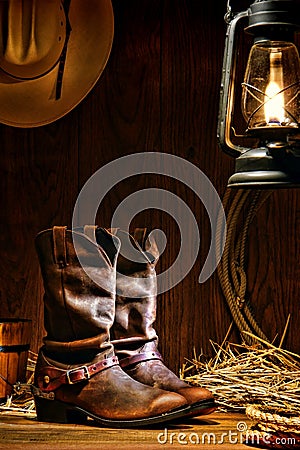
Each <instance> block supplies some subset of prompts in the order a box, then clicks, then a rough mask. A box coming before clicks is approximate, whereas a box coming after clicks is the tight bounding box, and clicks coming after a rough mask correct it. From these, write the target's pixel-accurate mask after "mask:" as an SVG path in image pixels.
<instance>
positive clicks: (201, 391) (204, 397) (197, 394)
mask: <svg viewBox="0 0 300 450" xmlns="http://www.w3.org/2000/svg"><path fill="white" fill-rule="evenodd" d="M177 392H178V394H180V395H182V396H183V397H184V398H185V399H186V400H187V402H188V403H189V404H190V405H192V404H193V403H198V402H204V401H212V402H213V401H214V397H213V395H212V393H211V392H210V391H209V390H208V389H205V388H201V387H196V386H188V385H187V386H186V387H184V388H182V389H178V390H177Z"/></svg>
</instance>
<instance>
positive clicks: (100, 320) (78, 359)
mask: <svg viewBox="0 0 300 450" xmlns="http://www.w3.org/2000/svg"><path fill="white" fill-rule="evenodd" d="M97 239H98V244H97V243H96V242H95V241H92V240H91V239H89V238H88V237H87V236H86V235H85V234H84V233H80V232H74V231H69V230H66V227H54V228H53V229H50V230H46V231H43V232H41V233H40V234H39V235H38V236H37V238H36V248H37V252H38V256H39V260H40V265H41V270H42V275H43V279H44V286H45V297H44V301H45V328H46V331H47V336H46V338H45V339H44V346H43V347H42V349H41V350H40V352H39V357H38V361H37V366H36V370H35V379H34V386H33V394H34V398H35V404H36V412H37V418H38V420H41V421H49V422H65V423H67V422H77V421H78V420H81V419H82V418H85V419H86V418H87V417H91V418H93V419H95V420H96V421H98V422H99V423H100V424H102V425H108V426H113V427H136V426H139V425H140V426H144V425H148V424H154V423H161V422H164V421H169V420H171V419H176V418H179V417H182V416H185V415H186V414H187V412H188V411H189V407H188V406H186V405H187V402H186V400H185V399H184V398H183V397H182V396H180V395H179V394H175V393H173V392H166V391H164V390H160V389H155V388H152V387H149V386H145V385H143V384H141V383H139V382H137V381H135V380H133V379H132V378H131V377H129V376H128V375H127V374H126V373H125V372H124V371H123V370H122V369H121V367H120V365H119V363H118V358H117V357H116V356H115V354H114V349H113V345H112V344H111V342H110V328H111V326H112V323H113V321H114V314H115V284H116V258H117V255H118V251H119V246H120V243H119V239H118V238H116V237H114V236H112V235H111V234H110V233H109V232H107V231H106V230H104V229H101V228H98V229H97ZM75 249H76V251H75ZM79 260H80V262H79ZM82 263H83V267H85V269H86V270H87V271H88V274H89V275H90V276H88V275H87V273H86V271H85V270H83V268H82V265H81V264H82Z"/></svg>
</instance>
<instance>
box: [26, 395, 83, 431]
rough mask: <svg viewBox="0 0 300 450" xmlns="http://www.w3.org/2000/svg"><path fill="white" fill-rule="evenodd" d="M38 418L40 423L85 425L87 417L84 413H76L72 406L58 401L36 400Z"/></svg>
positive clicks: (36, 398) (38, 398)
mask: <svg viewBox="0 0 300 450" xmlns="http://www.w3.org/2000/svg"><path fill="white" fill-rule="evenodd" d="M34 402H35V409H36V416H37V420H38V421H39V422H55V423H77V424H78V423H85V422H86V421H87V417H86V415H85V414H84V413H81V412H80V411H76V410H75V409H74V407H72V405H68V404H67V403H63V402H59V401H57V400H47V399H44V398H40V397H35V398H34Z"/></svg>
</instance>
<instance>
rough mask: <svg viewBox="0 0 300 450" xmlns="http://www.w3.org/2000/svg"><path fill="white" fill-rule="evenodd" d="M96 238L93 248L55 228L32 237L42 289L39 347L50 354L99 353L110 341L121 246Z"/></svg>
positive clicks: (104, 236) (104, 234)
mask: <svg viewBox="0 0 300 450" xmlns="http://www.w3.org/2000/svg"><path fill="white" fill-rule="evenodd" d="M97 235H98V243H96V242H93V240H92V239H90V238H89V237H88V236H87V235H85V234H84V233H81V232H78V231H71V230H67V229H66V227H54V228H53V229H50V230H46V231H43V232H41V233H39V234H38V236H37V237H36V241H35V243H36V250H37V253H38V257H39V261H40V266H41V272H42V277H43V281H44V288H45V295H44V306H45V328H46V331H47V337H46V339H45V340H44V342H45V344H46V347H48V349H50V350H57V351H64V350H74V351H75V350H80V349H81V348H99V347H101V345H103V344H104V343H105V342H107V341H108V340H109V332H110V328H111V325H112V323H113V321H114V315H115V283H116V260H117V255H118V251H119V245H120V244H119V240H118V239H117V238H116V237H114V236H112V235H111V234H110V233H109V232H108V231H106V230H104V229H99V230H98V233H97Z"/></svg>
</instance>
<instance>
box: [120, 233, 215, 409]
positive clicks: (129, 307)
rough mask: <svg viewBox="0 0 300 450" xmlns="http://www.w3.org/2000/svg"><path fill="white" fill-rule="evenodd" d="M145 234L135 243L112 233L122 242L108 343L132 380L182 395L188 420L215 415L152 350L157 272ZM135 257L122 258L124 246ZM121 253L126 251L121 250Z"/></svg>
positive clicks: (200, 392)
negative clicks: (210, 414)
mask: <svg viewBox="0 0 300 450" xmlns="http://www.w3.org/2000/svg"><path fill="white" fill-rule="evenodd" d="M146 231H147V230H146V229H142V228H138V229H136V230H135V232H134V237H130V238H129V237H128V234H127V233H125V232H122V231H120V230H112V232H113V233H114V234H116V235H117V236H118V237H119V238H120V240H121V253H120V255H119V257H118V262H117V296H116V313H115V322H114V325H113V327H112V342H113V344H114V347H115V351H116V355H117V356H118V358H119V360H120V365H121V367H122V368H123V369H124V370H125V371H126V373H127V374H128V375H130V376H131V377H132V378H134V379H135V380H137V381H139V382H141V383H144V384H147V385H149V386H155V387H157V388H160V389H165V390H167V391H172V392H177V393H178V394H180V395H183V396H184V397H185V398H186V400H187V402H188V403H189V404H190V405H191V407H192V409H193V410H192V411H191V414H190V415H193V416H196V415H203V414H209V413H211V412H213V411H214V410H215V409H216V404H215V402H214V399H213V395H212V393H211V392H210V391H209V390H208V389H204V388H201V387H195V386H190V385H189V384H187V383H186V382H184V381H183V380H180V379H179V378H178V377H177V376H176V375H175V374H174V373H173V372H172V371H171V370H169V369H168V368H167V367H166V366H165V365H164V363H163V360H162V356H161V355H160V353H159V352H158V350H157V345H158V337H157V334H156V332H155V330H154V328H153V323H154V321H155V319H156V272H155V266H156V263H157V261H158V257H159V252H158V249H157V246H156V243H155V241H154V239H153V238H152V239H151V237H150V236H149V237H147V234H146ZM128 239H130V240H131V244H132V245H133V246H135V248H136V250H138V251H139V255H138V256H137V254H135V255H133V254H132V257H128V256H127V257H126V254H127V251H128V252H130V250H129V248H130V246H129V245H128V243H129V240H128ZM123 247H125V248H126V249H125V251H122V248H123Z"/></svg>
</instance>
